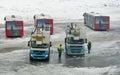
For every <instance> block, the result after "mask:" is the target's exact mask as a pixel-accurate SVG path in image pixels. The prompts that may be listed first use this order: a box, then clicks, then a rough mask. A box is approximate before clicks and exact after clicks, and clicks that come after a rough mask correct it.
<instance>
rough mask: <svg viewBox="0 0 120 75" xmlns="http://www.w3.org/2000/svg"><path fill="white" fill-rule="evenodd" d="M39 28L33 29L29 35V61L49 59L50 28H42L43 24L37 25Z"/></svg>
mask: <svg viewBox="0 0 120 75" xmlns="http://www.w3.org/2000/svg"><path fill="white" fill-rule="evenodd" d="M39 26H40V27H39V28H35V29H34V30H33V32H32V33H31V38H30V41H28V46H29V47H30V53H29V54H30V55H29V56H30V60H33V59H47V60H49V58H50V46H51V42H50V30H49V29H50V28H49V27H43V24H41V25H39Z"/></svg>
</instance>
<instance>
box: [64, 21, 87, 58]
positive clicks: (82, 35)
mask: <svg viewBox="0 0 120 75" xmlns="http://www.w3.org/2000/svg"><path fill="white" fill-rule="evenodd" d="M65 33H66V38H65V50H66V55H80V56H82V55H85V45H84V44H85V43H86V42H87V39H86V31H85V29H84V28H82V26H79V25H76V24H73V23H71V25H68V26H67V28H66V31H65Z"/></svg>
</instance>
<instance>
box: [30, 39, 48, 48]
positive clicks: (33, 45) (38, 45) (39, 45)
mask: <svg viewBox="0 0 120 75" xmlns="http://www.w3.org/2000/svg"><path fill="white" fill-rule="evenodd" d="M48 46H49V45H48V44H45V43H43V44H36V41H32V42H31V47H32V48H48Z"/></svg>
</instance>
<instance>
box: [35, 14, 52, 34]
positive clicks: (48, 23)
mask: <svg viewBox="0 0 120 75" xmlns="http://www.w3.org/2000/svg"><path fill="white" fill-rule="evenodd" d="M34 23H35V24H34V25H35V27H36V28H40V27H42V26H43V27H49V28H50V34H51V35H52V34H53V32H54V23H53V18H51V17H50V16H49V15H44V14H40V15H39V14H38V15H34Z"/></svg>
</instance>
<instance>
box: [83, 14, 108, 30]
mask: <svg viewBox="0 0 120 75" xmlns="http://www.w3.org/2000/svg"><path fill="white" fill-rule="evenodd" d="M83 16H84V24H85V25H86V26H88V27H90V28H92V29H93V30H109V29H110V17H109V16H103V15H100V14H99V13H94V12H92V13H84V14H83Z"/></svg>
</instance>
